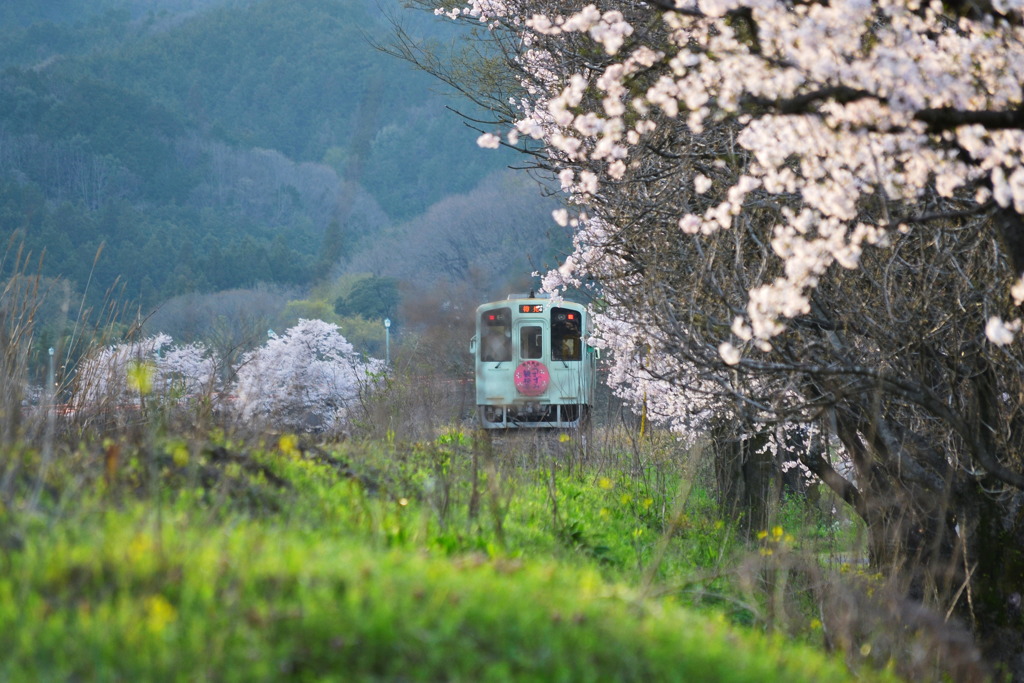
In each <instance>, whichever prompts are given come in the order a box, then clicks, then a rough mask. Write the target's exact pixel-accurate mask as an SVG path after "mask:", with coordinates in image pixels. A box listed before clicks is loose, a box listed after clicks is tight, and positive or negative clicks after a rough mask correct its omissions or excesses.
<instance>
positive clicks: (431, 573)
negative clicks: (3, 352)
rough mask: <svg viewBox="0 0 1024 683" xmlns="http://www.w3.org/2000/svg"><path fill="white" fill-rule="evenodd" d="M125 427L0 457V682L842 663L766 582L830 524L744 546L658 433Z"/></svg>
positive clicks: (692, 463)
mask: <svg viewBox="0 0 1024 683" xmlns="http://www.w3.org/2000/svg"><path fill="white" fill-rule="evenodd" d="M125 435H126V438H124V439H120V440H112V439H109V438H108V439H106V440H105V441H99V442H95V443H89V442H83V443H81V444H80V445H79V446H77V447H74V448H73V449H71V450H68V451H67V452H63V453H61V455H60V456H59V458H56V459H54V460H52V461H50V462H47V461H46V456H45V454H41V453H40V452H38V451H36V450H35V449H33V448H28V447H21V446H15V447H12V448H10V449H8V450H6V452H5V453H4V455H3V459H2V463H3V465H2V469H0V477H2V478H0V501H2V507H0V649H2V650H3V651H4V652H5V653H6V654H5V656H4V657H3V658H2V660H0V678H2V679H4V680H80V681H81V680H245V681H253V680H282V679H288V680H291V679H294V680H702V681H707V680H722V681H727V680H737V681H739V680H743V681H749V680H759V681H763V680H787V681H788V680H808V681H821V680H844V679H846V678H849V677H850V674H849V673H848V672H847V669H846V666H845V665H844V663H843V660H842V658H841V657H831V658H830V657H828V656H826V655H825V654H823V653H821V652H820V651H816V649H815V646H816V645H820V644H821V640H822V625H821V621H820V620H818V619H816V618H814V617H813V616H811V615H812V614H813V613H814V601H813V597H812V595H813V587H812V586H810V585H809V584H805V585H804V586H802V587H801V586H799V585H794V586H791V587H788V588H786V592H787V593H788V594H789V596H790V597H789V598H787V599H786V600H782V601H778V602H776V603H774V604H773V602H772V601H773V600H774V599H775V598H776V597H778V596H772V595H771V594H770V592H768V593H766V592H765V591H764V590H763V587H764V586H763V584H764V582H766V581H767V582H769V583H770V582H772V581H777V580H779V579H780V578H781V577H782V576H783V575H787V576H792V577H794V578H798V577H800V576H802V577H803V578H804V579H807V578H808V577H810V574H809V573H808V572H791V571H790V570H791V569H792V568H794V567H796V566H798V564H799V563H798V562H797V559H796V558H797V557H798V556H801V557H803V556H806V555H807V554H808V553H811V554H817V553H818V552H820V551H821V549H822V548H823V547H826V546H827V545H828V543H829V541H828V539H825V538H824V537H822V536H821V535H820V531H821V530H820V529H819V528H818V527H817V526H815V524H814V523H813V522H812V523H811V524H809V525H808V524H806V522H808V520H809V519H810V518H807V517H802V518H801V521H799V522H798V521H797V517H798V516H800V515H796V516H793V517H792V518H791V519H790V520H789V522H790V523H792V524H795V525H798V526H794V527H792V528H784V527H782V526H781V525H780V526H779V527H778V528H776V529H774V530H767V534H766V535H764V536H762V538H761V539H759V540H758V539H755V541H754V542H753V545H752V546H750V547H748V546H747V545H746V544H745V543H744V542H743V540H742V539H741V538H738V537H737V527H736V525H735V524H732V523H731V522H729V521H727V520H722V519H719V518H718V516H717V514H716V506H715V505H714V504H713V501H711V500H710V499H709V497H708V493H707V491H706V490H704V489H703V488H702V487H701V485H700V483H699V477H697V479H695V480H694V481H693V482H690V481H687V480H686V479H685V478H683V477H682V476H681V475H682V473H683V472H693V473H696V469H697V468H698V467H699V464H700V460H701V455H700V452H699V450H697V451H680V450H678V449H677V448H676V447H675V446H674V443H673V442H672V441H670V440H654V441H648V442H646V443H645V444H642V445H640V446H639V447H638V448H633V447H631V446H629V445H628V444H629V442H628V440H620V439H621V438H622V437H623V435H622V434H618V435H616V434H613V433H611V432H607V433H605V432H600V433H598V434H597V435H594V434H592V435H590V437H589V440H585V439H584V435H581V434H571V435H570V434H563V435H561V436H560V437H553V436H537V435H520V436H517V437H501V438H498V439H491V438H487V437H485V436H484V435H481V434H473V433H470V432H466V431H461V430H459V429H455V428H450V429H446V430H440V432H439V433H438V435H437V436H436V437H435V438H433V439H429V440H421V441H418V442H403V441H401V440H399V439H397V438H395V436H394V434H389V435H387V436H385V438H373V439H366V440H358V439H350V440H348V441H346V442H343V443H340V444H338V443H336V444H332V445H317V444H314V443H313V442H307V441H306V440H305V439H299V438H297V437H295V436H292V435H289V434H282V435H275V436H271V437H262V438H260V437H256V436H254V435H249V436H247V437H243V436H242V435H240V434H235V435H228V434H226V433H225V432H224V431H223V430H220V429H217V428H213V429H211V430H209V431H208V432H205V433H202V434H195V433H194V434H181V433H178V432H177V430H173V429H172V430H159V429H154V430H148V429H146V430H140V431H134V432H133V431H132V430H127V431H126V432H125ZM598 438H600V439H601V440H602V443H601V445H600V446H599V447H598V446H595V445H594V441H596V440H598ZM801 515H802V513H801ZM800 525H803V526H800ZM823 543H824V544H825V545H822V544H823ZM749 562H753V563H754V566H748V567H746V568H745V569H742V570H741V569H740V567H741V566H742V565H744V563H749ZM744 577H745V578H744ZM795 583H796V584H798V583H799V581H795ZM794 589H795V590H794ZM783 603H785V604H783ZM801 603H804V604H802V605H801ZM865 642H868V641H865ZM858 646H859V644H858ZM869 652H870V647H869V648H868V649H867V651H859V654H862V655H868V654H869ZM860 659H861V660H862V661H867V662H871V661H873V660H871V659H870V658H869V657H861V658H860ZM876 663H879V662H876ZM880 663H882V664H883V665H884V659H883V660H882V662H880ZM879 676H882V674H879V673H878V671H877V670H876V669H872V668H862V669H861V671H860V677H861V678H868V679H874V678H875V677H879Z"/></svg>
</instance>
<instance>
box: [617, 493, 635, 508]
mask: <svg viewBox="0 0 1024 683" xmlns="http://www.w3.org/2000/svg"><path fill="white" fill-rule="evenodd" d="M619 502H620V503H622V504H623V505H629V504H630V503H632V502H633V496H631V495H629V494H628V493H623V494H622V496H621V497H620V498H619Z"/></svg>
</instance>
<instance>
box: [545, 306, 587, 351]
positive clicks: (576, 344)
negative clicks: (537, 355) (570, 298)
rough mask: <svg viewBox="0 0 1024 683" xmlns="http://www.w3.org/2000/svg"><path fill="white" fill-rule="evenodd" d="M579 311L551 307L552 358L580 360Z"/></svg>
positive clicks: (581, 347)
mask: <svg viewBox="0 0 1024 683" xmlns="http://www.w3.org/2000/svg"><path fill="white" fill-rule="evenodd" d="M581 317H582V316H581V315H580V313H579V311H574V310H571V309H568V308H553V309H551V358H552V360H580V359H581V358H582V357H583V339H582V330H581V327H580V322H581V320H580V319H581Z"/></svg>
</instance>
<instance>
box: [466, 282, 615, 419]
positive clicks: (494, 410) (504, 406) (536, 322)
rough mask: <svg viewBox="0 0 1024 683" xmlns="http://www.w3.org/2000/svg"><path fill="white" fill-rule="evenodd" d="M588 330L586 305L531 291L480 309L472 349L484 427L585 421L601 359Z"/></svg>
mask: <svg viewBox="0 0 1024 683" xmlns="http://www.w3.org/2000/svg"><path fill="white" fill-rule="evenodd" d="M589 331H590V318H589V314H588V312H587V308H586V306H583V305H581V304H578V303H575V302H572V301H565V300H559V301H555V300H553V299H551V298H550V297H549V296H546V295H538V294H535V293H534V292H530V293H529V294H511V295H509V297H508V298H507V299H506V300H505V301H492V302H489V303H485V304H481V305H480V306H479V307H477V309H476V334H475V335H474V336H473V338H472V340H471V341H470V346H469V350H470V353H472V354H473V357H474V365H475V371H476V406H477V415H478V417H479V421H480V425H481V427H483V428H484V429H523V428H554V429H559V428H561V429H571V428H579V427H581V426H583V425H585V424H586V423H587V421H588V419H589V412H590V408H591V406H592V405H593V399H594V383H595V381H596V374H597V361H598V357H599V352H598V350H597V349H594V348H592V347H590V346H589V345H588V344H587V343H586V342H587V338H588V335H589Z"/></svg>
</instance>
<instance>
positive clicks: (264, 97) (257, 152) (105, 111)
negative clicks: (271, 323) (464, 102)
mask: <svg viewBox="0 0 1024 683" xmlns="http://www.w3.org/2000/svg"><path fill="white" fill-rule="evenodd" d="M65 5H66V7H65ZM381 7H382V6H381V5H378V4H377V3H374V2H370V1H369V0H298V1H295V2H287V3H281V2H273V1H269V0H268V1H265V2H259V1H254V2H231V1H227V0H225V1H215V0H209V1H207V2H202V1H201V0H191V1H189V0H179V1H177V2H155V1H154V0H105V1H104V2H97V3H91V4H89V5H88V8H87V7H86V6H85V5H83V4H82V3H72V2H66V3H46V4H45V7H44V6H39V5H38V3H29V2H21V1H15V2H9V3H4V6H3V8H2V9H0V26H2V29H0V37H2V38H4V40H0V64H3V65H6V68H5V69H4V71H3V72H2V73H0V236H3V237H7V236H10V235H17V236H19V237H20V238H23V239H24V241H25V244H26V246H27V247H28V248H29V249H30V250H31V251H32V252H33V253H36V254H38V253H40V252H41V251H42V250H43V249H44V248H45V250H46V257H45V261H44V272H45V273H46V274H47V275H51V276H59V277H65V278H68V279H70V280H72V281H73V282H74V283H75V284H76V286H78V287H79V288H81V287H83V286H84V283H85V282H87V281H90V280H91V281H92V283H93V284H92V288H93V291H92V292H90V295H94V296H100V295H102V293H103V291H105V289H106V288H107V287H109V286H110V285H111V284H112V283H114V282H116V281H118V279H120V282H123V283H124V285H125V287H126V292H127V294H128V296H130V297H133V298H137V299H139V300H140V301H141V302H143V303H144V304H145V305H152V304H154V303H156V302H158V301H160V300H162V299H163V298H166V297H168V296H171V295H175V294H179V293H182V292H186V291H215V290H220V289H229V288H234V287H246V286H250V285H252V284H254V283H257V282H267V283H277V284H298V285H304V284H308V283H310V282H311V281H312V280H314V279H316V278H318V277H320V276H323V275H325V274H327V273H328V272H331V271H332V269H333V270H335V271H337V269H338V268H339V264H344V263H345V262H346V261H347V260H349V259H351V258H352V257H353V256H355V255H356V252H357V251H358V250H359V249H361V248H362V246H365V245H368V244H370V243H371V242H372V241H373V240H368V239H367V237H368V236H373V235H376V234H378V233H379V232H380V231H383V230H385V229H387V228H388V226H391V225H397V224H401V223H406V222H408V221H409V220H411V219H413V218H414V217H416V216H417V215H419V214H421V213H423V212H424V211H426V210H427V209H428V208H429V207H430V206H432V205H433V204H435V203H436V202H438V201H439V200H441V199H442V198H444V197H446V196H449V195H452V194H465V193H467V192H469V191H470V190H472V188H473V187H474V186H475V185H476V184H477V183H478V182H480V180H481V179H482V178H484V177H485V176H486V175H488V173H490V172H493V171H494V170H496V169H499V168H501V167H502V165H503V164H505V163H507V162H508V158H507V157H504V156H503V155H502V154H501V153H496V152H493V151H491V152H486V151H483V150H480V149H478V148H477V147H476V146H475V145H474V144H473V138H474V137H475V135H474V134H473V133H472V131H469V130H468V129H467V128H466V127H465V126H463V125H461V124H460V119H459V118H458V116H456V115H455V114H452V113H451V112H448V111H447V110H446V109H445V100H444V98H443V96H442V95H439V94H438V93H435V92H433V91H432V90H431V88H432V87H433V86H434V85H435V83H434V82H433V81H432V80H431V79H430V78H429V77H428V76H426V75H423V74H420V73H418V72H416V71H414V70H412V69H411V68H409V67H408V66H407V65H406V64H404V63H402V62H400V61H398V60H394V59H391V58H389V57H387V56H385V55H383V54H381V53H380V52H379V51H377V50H376V49H375V48H374V47H373V46H372V44H371V42H372V41H386V40H387V39H388V36H389V32H390V31H391V26H390V24H389V23H388V21H387V20H386V17H385V12H386V11H388V10H387V5H386V4H385V5H383V7H384V10H382V9H381ZM392 9H393V10H394V11H396V12H397V11H399V10H400V8H399V7H398V6H397V5H395V6H394V7H393V8H392ZM412 20H413V21H414V22H415V21H417V19H416V18H415V17H413V19H412ZM429 30H432V31H436V30H438V29H437V27H436V26H433V27H432V28H430V29H429ZM101 245H102V254H101V257H100V258H99V259H94V257H95V255H96V253H97V251H98V250H100V248H101ZM94 261H95V270H94ZM90 273H91V275H90Z"/></svg>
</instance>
